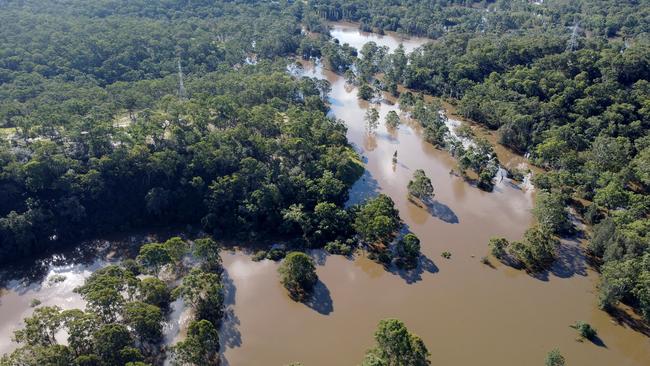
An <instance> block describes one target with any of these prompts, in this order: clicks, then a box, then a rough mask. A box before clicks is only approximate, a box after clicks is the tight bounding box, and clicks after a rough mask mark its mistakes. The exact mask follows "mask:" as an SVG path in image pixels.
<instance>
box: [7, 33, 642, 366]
mask: <svg viewBox="0 0 650 366" xmlns="http://www.w3.org/2000/svg"><path fill="white" fill-rule="evenodd" d="M332 34H333V35H334V36H335V37H336V38H338V39H339V40H340V41H341V42H342V43H345V42H347V43H350V44H351V45H353V46H355V47H359V48H360V47H361V45H363V43H364V41H369V40H373V41H375V42H377V43H378V44H379V45H386V46H389V47H390V48H391V49H394V48H395V47H397V45H398V44H399V42H401V41H403V42H404V43H405V46H407V47H406V48H407V50H409V51H410V50H412V49H414V48H415V47H417V46H418V45H420V44H422V43H424V42H425V40H422V39H415V38H413V39H410V40H402V39H400V38H398V36H397V35H395V34H388V35H385V36H378V35H373V34H368V33H361V32H359V31H357V30H356V29H355V28H354V27H352V26H350V25H349V24H344V25H336V24H335V25H334V30H333V31H332ZM303 74H304V75H306V76H315V77H319V78H325V79H327V80H329V81H330V83H331V84H332V92H331V95H330V101H331V107H332V112H331V113H332V114H333V115H334V116H336V117H337V118H340V119H342V120H343V121H345V124H346V125H347V127H348V138H349V140H350V142H351V143H352V144H354V146H355V148H356V149H357V151H359V153H360V154H361V155H362V156H363V158H364V161H365V162H366V169H367V170H366V172H365V174H364V176H363V178H362V179H361V180H359V182H357V183H356V184H355V186H354V187H353V190H352V192H351V201H352V202H359V201H362V200H363V199H364V198H365V197H369V196H371V195H375V194H378V193H385V194H388V195H389V196H391V197H392V199H393V200H394V201H395V204H396V206H397V208H398V209H399V211H400V215H401V217H402V219H403V220H404V222H405V224H406V226H407V227H408V229H409V230H411V231H412V232H414V233H415V234H416V235H417V236H418V237H419V238H420V239H421V241H422V254H423V258H422V259H421V261H420V264H419V266H418V268H417V270H414V271H412V272H400V271H390V270H388V271H387V270H385V269H384V268H383V267H382V266H380V265H378V264H376V263H374V262H372V261H370V260H368V259H365V258H364V257H363V256H362V255H360V256H357V257H356V258H353V259H348V258H344V257H341V256H327V255H324V254H323V253H322V252H321V251H315V252H313V253H312V254H313V256H314V257H315V259H316V260H317V262H318V263H319V265H318V266H317V271H318V276H319V278H320V281H319V283H318V285H317V288H316V296H315V297H314V299H313V301H311V302H310V303H309V304H302V303H296V302H294V301H292V300H290V299H289V297H288V296H287V294H286V292H285V290H284V288H283V287H282V285H281V284H280V282H279V278H278V274H277V267H278V263H275V262H272V261H268V260H264V261H261V262H253V261H252V260H251V257H250V255H249V254H246V253H244V252H241V251H229V252H224V253H223V260H224V265H225V269H226V271H225V288H226V302H227V305H228V308H227V311H226V314H227V316H226V318H225V321H224V324H223V326H222V328H221V332H220V337H221V340H222V344H223V347H222V350H223V351H224V352H223V361H224V364H225V365H232V366H249V365H250V366H257V365H277V366H280V365H286V364H288V363H290V362H298V361H299V362H302V363H303V364H304V365H305V366H325V365H327V366H330V365H356V364H359V363H360V362H361V360H362V359H363V355H364V352H365V351H366V349H367V348H369V347H371V345H372V344H373V338H372V336H373V333H374V331H375V328H376V325H377V323H378V322H379V320H381V319H384V318H388V317H395V318H399V319H401V320H403V321H404V322H405V323H406V325H407V326H408V327H409V329H410V330H411V331H413V332H415V333H416V334H418V335H419V336H420V337H421V338H422V339H423V340H424V342H425V344H426V345H427V347H428V349H429V351H430V352H431V361H432V365H505V366H509V365H512V366H521V365H542V364H543V362H544V357H545V355H546V353H547V352H548V351H550V350H551V349H553V348H556V347H557V348H559V349H560V351H561V352H562V354H563V355H564V356H565V357H566V359H567V364H568V365H596V366H599V365H602V366H606V365H607V366H610V365H617V366H618V365H650V339H649V338H648V337H646V336H645V335H643V334H641V333H639V332H637V331H635V330H632V329H631V328H630V327H628V326H626V325H623V324H619V323H617V322H615V321H614V320H613V319H612V318H611V317H610V316H609V315H608V314H606V313H604V312H602V311H600V310H598V308H597V306H596V305H597V294H596V284H597V281H598V277H597V275H596V273H594V272H593V271H592V270H591V269H590V268H589V267H588V265H587V264H586V263H585V259H584V256H583V253H582V249H581V243H580V242H579V241H578V240H564V241H563V246H562V249H561V255H560V257H561V258H560V259H559V260H558V261H557V262H556V264H555V265H554V267H553V268H552V270H551V271H550V272H549V273H548V274H545V275H540V276H538V277H532V276H530V275H527V274H526V273H524V272H523V271H518V270H514V269H512V268H509V267H507V266H504V265H502V264H500V263H497V262H496V261H494V260H492V263H493V267H491V266H487V265H484V264H482V263H481V262H480V258H481V257H482V256H484V255H486V254H487V242H488V240H489V238H491V237H493V236H504V237H506V238H508V239H511V240H517V239H520V238H521V237H522V235H523V233H524V231H525V230H526V228H527V227H528V226H529V225H530V224H531V223H532V221H533V218H532V215H531V208H532V197H533V192H532V190H531V189H527V188H525V187H521V186H518V185H516V184H514V183H513V182H511V181H509V180H508V179H507V178H503V179H501V178H500V177H499V178H498V179H497V181H498V184H497V185H496V187H495V189H494V192H490V193H488V192H483V191H481V190H479V189H477V188H475V187H473V186H471V185H470V184H468V183H467V182H465V181H463V180H462V179H461V178H458V177H456V176H454V175H450V174H449V171H450V170H451V169H452V168H454V167H455V166H456V163H455V161H454V160H453V159H452V158H451V157H450V156H449V154H448V153H447V152H445V151H441V150H436V149H434V148H433V147H432V146H431V145H429V144H428V143H425V142H424V141H423V139H422V137H421V131H420V129H419V128H418V127H417V125H416V124H414V123H413V122H411V121H409V120H408V119H407V118H406V116H404V115H402V117H403V122H404V123H403V124H402V125H401V126H400V127H399V128H398V129H396V130H395V131H388V130H387V129H386V128H385V126H384V124H383V120H384V117H385V115H386V113H387V112H388V111H390V110H398V109H397V107H398V106H397V105H392V104H391V102H387V101H384V102H382V103H380V104H376V105H372V106H374V107H376V108H378V110H379V112H380V115H381V124H380V127H379V128H378V129H377V130H376V131H375V132H374V133H373V134H369V133H368V131H367V130H366V127H365V122H364V114H365V112H366V110H367V108H369V106H371V105H369V104H368V103H367V102H361V101H359V100H358V99H357V96H356V94H357V90H356V89H355V88H353V87H350V86H347V85H345V81H344V80H343V78H341V77H340V76H338V75H335V74H333V73H332V72H330V71H327V70H324V69H323V68H322V67H321V66H319V65H315V66H314V65H312V64H305V68H304V70H303ZM388 99H389V98H388ZM452 123H453V121H452ZM395 151H397V152H398V163H397V164H393V163H392V156H393V153H394V152H395ZM497 152H498V153H499V157H500V160H501V161H511V160H512V159H515V160H514V161H515V162H516V163H517V164H518V163H519V162H520V161H522V160H519V159H521V158H516V157H514V156H512V155H511V154H510V155H508V154H509V153H508V152H507V150H505V149H501V148H498V149H497ZM416 169H424V170H425V171H426V173H427V175H428V176H429V177H430V178H431V180H432V182H433V186H434V188H435V203H434V204H432V205H431V207H428V208H427V209H423V208H420V207H418V206H416V205H414V204H412V203H411V202H409V201H408V199H407V192H406V185H407V182H408V181H409V179H410V178H411V176H412V174H413V171H415V170H416ZM142 240H143V241H150V240H149V239H142ZM443 251H449V252H451V253H452V256H451V258H450V259H444V258H442V257H441V253H442V252H443ZM94 258H95V259H93V260H89V261H85V262H81V264H68V263H67V261H66V262H65V263H63V264H57V263H56V261H52V262H51V263H50V262H48V263H46V264H45V265H43V266H41V268H40V269H39V271H38V273H36V274H32V276H30V275H29V274H28V275H26V276H24V277H22V279H23V281H17V280H14V281H10V282H8V283H7V284H6V289H5V290H4V292H0V353H4V352H7V351H10V350H11V349H13V348H14V347H15V345H14V344H11V343H10V337H11V334H12V331H13V330H14V329H16V328H18V327H20V326H21V324H22V322H21V318H22V317H24V316H27V315H29V314H30V313H31V311H32V309H31V308H30V307H29V302H30V301H31V299H32V298H38V299H40V300H41V301H43V304H46V305H55V304H56V305H59V306H61V307H64V308H68V307H83V301H82V300H81V299H80V298H79V297H77V295H75V294H74V293H73V292H72V289H73V288H74V287H75V286H77V285H79V284H81V283H82V282H83V279H84V278H85V277H87V276H88V275H89V274H90V273H91V271H92V270H93V269H95V268H98V267H99V266H102V265H105V264H107V263H110V261H111V258H112V254H110V253H109V254H106V253H105V252H102V254H101V255H97V256H95V257H94ZM75 263H76V262H75ZM55 274H62V275H64V276H65V280H63V281H61V282H56V281H51V280H50V279H51V278H56V277H55V276H54V275H55ZM176 305H178V306H176ZM185 313H186V311H184V309H183V307H182V304H175V306H174V309H173V314H172V315H171V316H170V318H171V319H170V321H169V323H168V325H167V326H166V331H165V333H166V339H167V340H168V341H170V342H174V341H175V340H178V339H179V338H181V337H182V333H183V331H182V328H183V325H182V323H183V322H184V321H183V318H186V316H184V315H183V314H185ZM577 320H582V321H585V322H588V323H590V324H591V325H593V326H594V327H595V328H597V329H598V334H599V336H600V339H601V342H598V344H594V343H591V342H577V341H576V337H577V333H576V331H575V330H574V329H572V328H570V327H569V326H570V325H571V324H573V323H575V321H577ZM178 323H181V324H180V325H179V324H178Z"/></svg>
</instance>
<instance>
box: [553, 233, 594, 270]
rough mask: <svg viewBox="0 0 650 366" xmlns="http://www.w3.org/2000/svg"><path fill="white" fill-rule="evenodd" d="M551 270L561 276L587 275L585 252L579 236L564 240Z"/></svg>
mask: <svg viewBox="0 0 650 366" xmlns="http://www.w3.org/2000/svg"><path fill="white" fill-rule="evenodd" d="M550 272H551V273H552V274H553V275H555V276H557V277H560V278H570V277H573V276H575V275H580V276H586V275H587V262H586V259H585V253H584V250H583V249H582V248H581V246H580V241H579V240H578V239H577V238H571V239H565V240H562V244H561V245H560V248H558V251H557V258H556V259H555V262H553V265H552V266H551V269H550Z"/></svg>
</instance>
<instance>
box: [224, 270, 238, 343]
mask: <svg viewBox="0 0 650 366" xmlns="http://www.w3.org/2000/svg"><path fill="white" fill-rule="evenodd" d="M221 278H222V284H223V294H224V301H223V303H224V316H223V320H222V322H221V328H220V331H219V338H220V340H221V346H222V349H223V348H236V347H241V344H242V340H241V333H240V332H239V325H240V321H239V318H238V317H237V315H236V314H235V311H234V305H235V293H236V291H237V288H236V287H235V284H234V282H233V281H232V279H231V278H230V276H228V272H227V271H225V270H224V272H223V273H222V275H221Z"/></svg>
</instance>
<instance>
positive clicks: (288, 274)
mask: <svg viewBox="0 0 650 366" xmlns="http://www.w3.org/2000/svg"><path fill="white" fill-rule="evenodd" d="M278 272H279V273H280V282H282V285H284V287H285V288H286V289H287V290H288V291H289V296H291V298H292V299H294V300H296V301H302V300H305V299H306V298H307V296H308V295H309V294H310V293H311V290H312V289H313V287H314V285H315V284H316V282H317V281H318V276H317V275H316V267H315V265H314V261H313V259H311V258H310V257H309V256H308V255H307V254H305V253H301V252H291V253H289V254H287V256H286V257H285V258H284V260H283V261H282V264H281V265H280V268H278Z"/></svg>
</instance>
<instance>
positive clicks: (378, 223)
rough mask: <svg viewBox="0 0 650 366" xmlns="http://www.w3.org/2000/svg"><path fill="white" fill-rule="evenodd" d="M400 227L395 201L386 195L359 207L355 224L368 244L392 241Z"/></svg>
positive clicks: (357, 230) (355, 227) (358, 232)
mask: <svg viewBox="0 0 650 366" xmlns="http://www.w3.org/2000/svg"><path fill="white" fill-rule="evenodd" d="M400 225H401V221H400V217H399V211H397V209H396V208H395V203H394V202H393V200H392V199H391V198H390V197H388V196H387V195H385V194H380V195H378V196H377V197H375V198H372V199H369V200H368V201H366V202H365V203H364V204H363V205H361V206H359V207H358V210H357V212H356V215H355V219H354V223H353V226H354V229H355V230H356V232H357V234H359V236H360V237H361V240H362V241H364V242H365V243H367V244H373V243H376V242H381V243H385V242H388V241H390V240H391V239H392V238H393V236H394V234H395V232H396V231H397V230H398V229H399V228H400Z"/></svg>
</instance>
